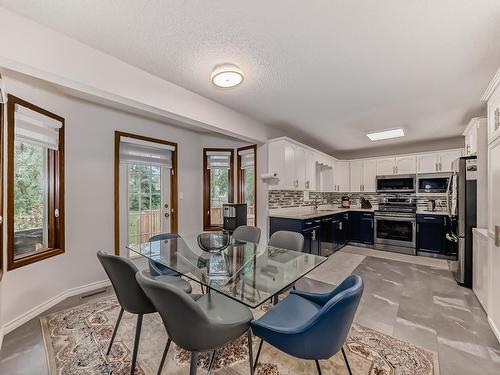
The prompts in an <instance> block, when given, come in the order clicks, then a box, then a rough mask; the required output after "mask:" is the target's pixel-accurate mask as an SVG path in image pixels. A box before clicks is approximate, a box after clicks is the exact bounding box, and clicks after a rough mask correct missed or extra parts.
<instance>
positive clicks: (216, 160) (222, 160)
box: [206, 151, 231, 169]
mask: <svg viewBox="0 0 500 375" xmlns="http://www.w3.org/2000/svg"><path fill="white" fill-rule="evenodd" d="M206 155H207V168H208V169H229V168H230V167H231V152H229V151H207V152H206Z"/></svg>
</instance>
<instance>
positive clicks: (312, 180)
mask: <svg viewBox="0 0 500 375" xmlns="http://www.w3.org/2000/svg"><path fill="white" fill-rule="evenodd" d="M317 165H318V156H317V155H316V153H315V152H313V151H310V150H306V181H305V189H306V190H316V166H317Z"/></svg>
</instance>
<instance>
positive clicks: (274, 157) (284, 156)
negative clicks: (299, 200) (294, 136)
mask: <svg viewBox="0 0 500 375" xmlns="http://www.w3.org/2000/svg"><path fill="white" fill-rule="evenodd" d="M268 160H269V162H268V168H269V172H271V173H277V174H278V179H279V181H278V183H277V184H275V185H270V186H269V188H270V189H284V190H295V189H303V188H304V186H305V150H304V149H302V148H301V147H298V146H297V145H295V144H293V143H291V142H288V141H284V140H279V141H274V142H270V143H269V157H268ZM299 167H300V168H299Z"/></svg>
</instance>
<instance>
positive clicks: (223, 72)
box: [210, 64, 243, 89]
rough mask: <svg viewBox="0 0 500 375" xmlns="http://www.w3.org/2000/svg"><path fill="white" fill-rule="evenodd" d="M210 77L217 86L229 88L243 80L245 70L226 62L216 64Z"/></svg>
mask: <svg viewBox="0 0 500 375" xmlns="http://www.w3.org/2000/svg"><path fill="white" fill-rule="evenodd" d="M210 78H211V79H212V83H213V84H214V85H215V86H217V87H222V88H225V89H227V88H229V87H234V86H238V85H239V84H240V83H241V82H243V72H242V71H241V69H240V68H238V67H237V66H236V65H232V64H224V65H219V66H216V67H215V69H214V71H213V72H212V75H211V77H210Z"/></svg>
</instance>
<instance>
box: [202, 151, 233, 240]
mask: <svg viewBox="0 0 500 375" xmlns="http://www.w3.org/2000/svg"><path fill="white" fill-rule="evenodd" d="M208 151H223V152H230V153H231V160H230V162H229V181H228V201H229V202H233V199H234V149H232V148H217V147H215V148H214V147H207V148H204V149H203V230H206V231H217V230H221V227H219V226H214V225H210V215H209V214H208V211H209V210H210V171H209V170H208V168H207V167H208V165H207V158H206V153H207V152H208Z"/></svg>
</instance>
